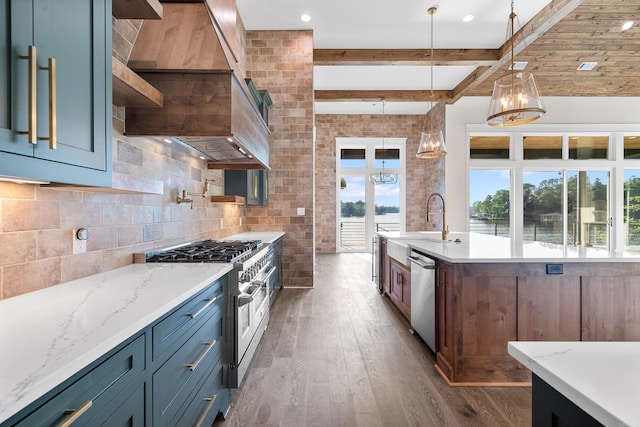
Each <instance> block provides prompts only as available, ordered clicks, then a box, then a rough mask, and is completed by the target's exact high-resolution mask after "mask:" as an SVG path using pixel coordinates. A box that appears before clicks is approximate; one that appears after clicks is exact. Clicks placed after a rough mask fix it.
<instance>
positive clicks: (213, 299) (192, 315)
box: [187, 297, 218, 319]
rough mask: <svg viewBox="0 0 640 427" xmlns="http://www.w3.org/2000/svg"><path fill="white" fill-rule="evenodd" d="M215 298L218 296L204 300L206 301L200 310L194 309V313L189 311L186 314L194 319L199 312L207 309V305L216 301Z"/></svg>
mask: <svg viewBox="0 0 640 427" xmlns="http://www.w3.org/2000/svg"><path fill="white" fill-rule="evenodd" d="M217 299H218V297H215V298H211V299H208V300H206V301H207V303H206V304H205V305H204V306H202V308H201V309H200V310H198V311H196V312H195V313H189V314H187V316H189V317H190V318H192V319H195V318H196V317H198V316H199V315H200V313H202V312H203V311H205V310H206V309H207V307H209V306H210V305H211V304H213V303H214V302H216V300H217Z"/></svg>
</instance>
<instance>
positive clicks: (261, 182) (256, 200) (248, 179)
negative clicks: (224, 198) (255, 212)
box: [224, 169, 269, 206]
mask: <svg viewBox="0 0 640 427" xmlns="http://www.w3.org/2000/svg"><path fill="white" fill-rule="evenodd" d="M268 178H269V171H266V170H255V169H251V170H225V171H224V194H225V195H235V196H242V197H245V198H246V200H247V205H257V206H267V205H268V204H269V179H268Z"/></svg>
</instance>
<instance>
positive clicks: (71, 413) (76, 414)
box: [57, 400, 93, 427]
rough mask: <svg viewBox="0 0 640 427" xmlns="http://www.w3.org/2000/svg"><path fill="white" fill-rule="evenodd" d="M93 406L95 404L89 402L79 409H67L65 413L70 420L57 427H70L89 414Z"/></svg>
mask: <svg viewBox="0 0 640 427" xmlns="http://www.w3.org/2000/svg"><path fill="white" fill-rule="evenodd" d="M91 405H93V402H92V401H91V400H87V401H86V402H84V403H83V404H82V405H80V407H78V409H67V410H66V411H64V415H67V416H68V418H67V419H66V420H64V421H63V422H61V423H60V424H58V426H57V427H69V426H70V425H71V424H73V423H74V422H76V421H77V420H78V418H80V417H81V416H82V414H84V413H85V412H87V411H88V410H89V408H91Z"/></svg>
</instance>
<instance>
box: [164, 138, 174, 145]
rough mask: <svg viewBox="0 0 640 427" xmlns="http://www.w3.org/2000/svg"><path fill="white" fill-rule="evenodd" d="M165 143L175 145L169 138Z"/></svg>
mask: <svg viewBox="0 0 640 427" xmlns="http://www.w3.org/2000/svg"><path fill="white" fill-rule="evenodd" d="M164 142H166V143H167V144H172V143H173V141H172V140H170V139H169V138H165V140H164Z"/></svg>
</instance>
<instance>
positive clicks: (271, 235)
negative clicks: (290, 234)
mask: <svg viewBox="0 0 640 427" xmlns="http://www.w3.org/2000/svg"><path fill="white" fill-rule="evenodd" d="M284 234H285V233H283V232H282V231H246V232H244V233H239V234H234V235H233V236H229V237H225V238H224V239H222V240H262V241H263V242H264V243H273V242H275V241H276V240H278V239H279V238H280V237H282V236H284Z"/></svg>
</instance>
